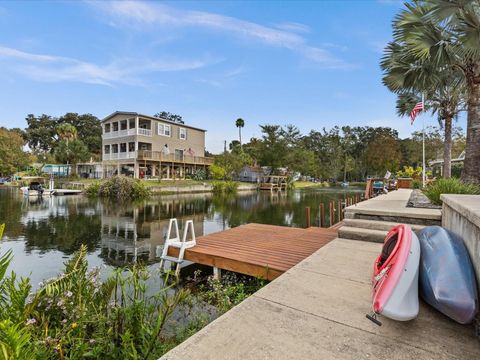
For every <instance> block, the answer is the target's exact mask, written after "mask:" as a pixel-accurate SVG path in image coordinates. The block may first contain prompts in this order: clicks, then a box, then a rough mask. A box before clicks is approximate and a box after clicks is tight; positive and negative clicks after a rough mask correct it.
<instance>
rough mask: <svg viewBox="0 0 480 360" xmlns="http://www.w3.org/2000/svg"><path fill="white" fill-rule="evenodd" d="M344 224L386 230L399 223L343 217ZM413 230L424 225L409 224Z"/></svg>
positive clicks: (419, 228) (417, 229)
mask: <svg viewBox="0 0 480 360" xmlns="http://www.w3.org/2000/svg"><path fill="white" fill-rule="evenodd" d="M343 223H344V225H345V226H350V227H356V228H363V229H370V230H382V231H388V230H390V229H391V228H392V227H394V226H397V225H399V224H400V223H396V222H391V221H378V220H364V219H344V220H343ZM409 225H410V226H411V228H412V230H413V231H419V230H421V229H423V228H424V227H425V225H414V224H409Z"/></svg>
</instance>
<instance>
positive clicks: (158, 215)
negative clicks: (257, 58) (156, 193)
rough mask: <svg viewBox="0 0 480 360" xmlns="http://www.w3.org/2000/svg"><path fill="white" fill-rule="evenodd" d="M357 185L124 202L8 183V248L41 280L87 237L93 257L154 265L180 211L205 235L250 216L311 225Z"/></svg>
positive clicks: (0, 199) (1, 195) (24, 270)
mask: <svg viewBox="0 0 480 360" xmlns="http://www.w3.org/2000/svg"><path fill="white" fill-rule="evenodd" d="M350 192H351V190H350ZM350 192H345V190H341V189H327V190H324V189H319V190H314V189H312V190H307V191H295V192H291V193H289V194H280V195H277V194H270V193H269V192H259V193H257V192H255V193H244V194H239V195H238V196H227V197H223V196H213V195H211V194H189V195H172V196H161V197H156V198H152V199H150V200H148V201H145V202H141V203H138V204H129V205H121V204H118V203H111V202H106V201H99V200H92V199H88V198H86V197H83V196H65V197H62V196H59V197H51V198H50V197H45V198H43V199H38V198H30V199H28V198H24V197H23V196H21V195H20V193H19V191H18V190H17V189H8V188H0V222H5V223H6V229H5V234H4V236H5V238H4V241H3V242H2V243H1V244H0V251H2V252H3V251H5V250H6V249H8V248H12V249H13V250H14V260H13V261H14V263H13V264H12V265H14V268H15V270H16V271H19V272H20V275H29V274H30V273H32V272H34V273H35V276H36V277H38V278H40V279H43V278H44V277H46V276H47V275H48V276H51V275H52V272H54V271H55V269H56V271H57V272H58V271H59V270H60V269H61V268H62V263H63V261H64V260H63V259H64V258H65V257H66V256H67V257H68V256H69V255H71V254H72V253H73V252H75V251H76V250H78V249H79V247H80V245H81V244H86V245H87V247H88V250H89V261H91V262H92V261H93V262H94V263H95V264H96V265H101V264H104V265H108V266H114V267H116V266H123V265H126V264H129V263H132V262H139V261H142V262H145V263H149V264H154V263H156V262H158V261H159V255H160V254H161V251H162V246H163V243H164V241H165V238H166V236H167V230H168V222H169V219H170V218H172V217H176V218H177V219H178V221H179V226H180V228H181V232H182V231H183V226H184V225H185V223H186V221H187V220H190V219H192V220H193V222H194V227H195V233H196V235H197V237H198V236H202V235H204V234H209V233H212V232H215V231H219V230H224V229H227V228H230V227H235V226H239V225H241V224H245V223H250V222H256V223H264V224H275V225H284V226H296V227H303V226H304V225H305V207H306V206H310V207H311V208H312V214H313V215H314V216H315V214H316V213H317V212H316V209H318V206H319V204H320V203H321V202H323V203H325V204H327V203H328V201H330V200H332V199H338V198H339V197H345V196H346V195H347V194H349V193H350ZM326 208H327V209H328V206H327V207H326ZM327 218H328V214H327ZM22 245H23V246H22ZM46 259H48V261H46Z"/></svg>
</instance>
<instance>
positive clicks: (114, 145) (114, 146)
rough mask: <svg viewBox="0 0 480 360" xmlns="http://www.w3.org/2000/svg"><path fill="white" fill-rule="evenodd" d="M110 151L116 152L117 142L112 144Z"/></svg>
mask: <svg viewBox="0 0 480 360" xmlns="http://www.w3.org/2000/svg"><path fill="white" fill-rule="evenodd" d="M112 153H114V154H116V153H118V144H112Z"/></svg>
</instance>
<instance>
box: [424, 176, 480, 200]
mask: <svg viewBox="0 0 480 360" xmlns="http://www.w3.org/2000/svg"><path fill="white" fill-rule="evenodd" d="M424 193H425V195H426V196H427V197H428V198H429V199H430V201H431V202H432V203H434V204H437V205H441V204H442V201H441V200H440V195H441V194H472V195H479V194H480V186H478V185H473V184H464V183H463V182H461V181H460V180H459V179H456V178H451V179H438V180H437V181H435V182H434V183H432V184H430V185H428V186H427V188H426V189H425V190H424Z"/></svg>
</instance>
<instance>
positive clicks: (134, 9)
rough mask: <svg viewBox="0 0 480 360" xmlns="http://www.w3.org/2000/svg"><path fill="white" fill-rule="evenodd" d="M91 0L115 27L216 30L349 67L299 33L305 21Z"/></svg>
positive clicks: (329, 64) (328, 64)
mask: <svg viewBox="0 0 480 360" xmlns="http://www.w3.org/2000/svg"><path fill="white" fill-rule="evenodd" d="M89 3H90V4H91V5H92V6H93V7H94V8H96V9H99V10H100V11H102V12H103V13H105V14H107V15H108V16H109V23H110V24H114V25H115V26H124V25H128V26H133V27H134V28H137V29H141V30H145V29H148V30H150V31H155V30H158V27H159V26H162V27H178V28H181V27H199V28H206V29H213V30H218V31H219V32H221V33H230V34H232V35H235V36H238V37H242V38H246V39H251V40H254V41H257V42H261V43H263V44H266V45H270V46H276V47H283V48H286V49H289V50H291V51H294V52H297V53H299V54H300V55H303V56H304V57H305V58H307V59H309V60H310V61H312V62H315V63H317V64H319V65H321V66H322V67H325V68H348V67H350V65H349V64H347V63H346V62H345V61H344V60H342V59H339V58H337V57H335V56H334V55H333V54H331V53H330V52H329V51H327V50H325V49H323V48H320V47H315V46H311V45H309V44H308V43H307V41H306V39H305V38H304V37H303V36H301V35H299V34H298V33H297V32H302V31H303V32H305V31H307V30H308V27H306V26H305V25H302V24H297V23H285V24H281V25H279V26H277V28H273V27H268V26H264V25H260V24H257V23H254V22H250V21H245V20H241V19H237V18H234V17H231V16H225V15H220V14H215V13H209V12H204V11H192V10H179V9H176V8H173V7H170V6H167V5H164V4H160V3H146V2H141V1H115V2H105V1H103V2H100V1H95V2H94V1H92V2H89ZM278 27H281V28H278Z"/></svg>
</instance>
